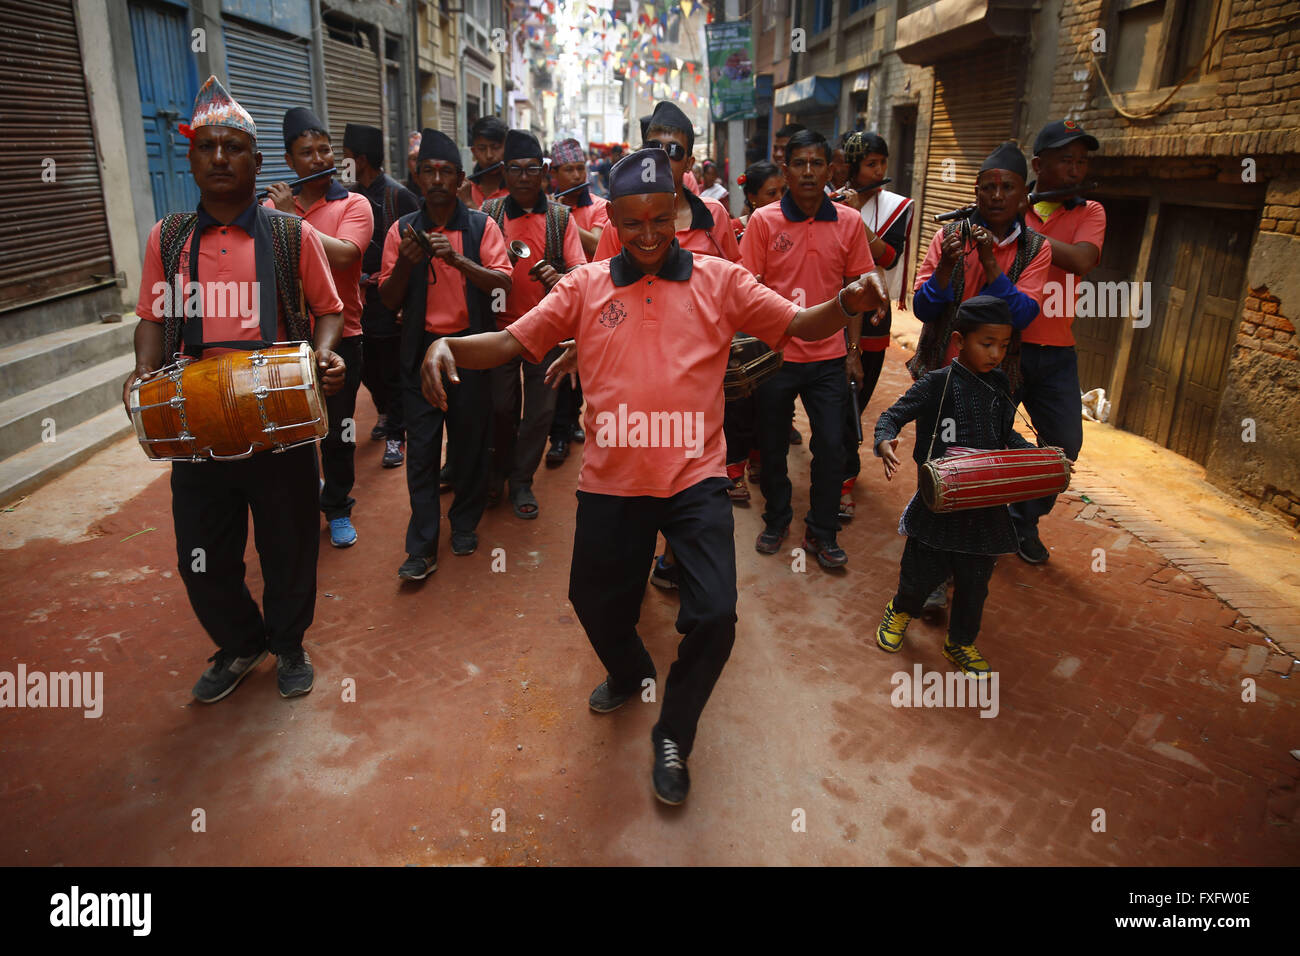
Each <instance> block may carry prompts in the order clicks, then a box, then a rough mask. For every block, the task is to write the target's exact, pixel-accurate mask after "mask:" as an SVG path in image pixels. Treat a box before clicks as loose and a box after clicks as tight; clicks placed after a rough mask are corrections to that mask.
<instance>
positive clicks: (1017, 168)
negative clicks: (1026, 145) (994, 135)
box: [980, 140, 1029, 179]
mask: <svg viewBox="0 0 1300 956" xmlns="http://www.w3.org/2000/svg"><path fill="white" fill-rule="evenodd" d="M990 169H1005V170H1007V172H1011V173H1016V174H1017V175H1019V176H1020V178H1021V179H1028V178H1029V164H1028V163H1026V162H1025V154H1024V153H1022V152H1021V151H1020V147H1019V146H1017V145H1016V144H1015V143H1013V142H1011V140H1007V141H1006V142H1005V143H1003V144H1002V145H1001V146H999V147H998V148H997V149H995V150H993V152H991V153H989V158H988V159H986V160H984V165H983V166H981V167H980V172H981V173H982V172H985V171H987V170H990Z"/></svg>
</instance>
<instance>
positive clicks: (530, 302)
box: [457, 129, 587, 520]
mask: <svg viewBox="0 0 1300 956" xmlns="http://www.w3.org/2000/svg"><path fill="white" fill-rule="evenodd" d="M502 155H503V158H504V162H505V177H506V189H507V190H509V195H508V196H506V197H505V198H504V199H493V200H489V201H487V202H485V203H484V204H483V211H484V212H485V213H487V214H488V215H489V216H491V217H492V218H494V219H495V220H496V221H497V222H498V223H500V224H501V227H502V231H503V232H504V233H505V238H506V243H507V245H508V244H510V243H512V242H514V241H516V240H519V241H522V242H523V243H525V244H526V245H527V246H528V248H529V251H530V253H531V255H529V257H528V258H526V259H524V258H520V259H518V260H517V261H516V262H515V263H514V268H513V274H512V281H511V286H510V292H509V294H508V295H507V296H506V297H505V302H504V307H503V308H501V309H499V310H496V317H497V324H498V327H499V328H502V329H504V328H505V327H506V326H507V325H509V324H510V323H511V322H514V321H515V320H516V319H518V318H519V317H520V316H522V315H523V314H524V313H525V312H527V311H528V310H529V309H531V308H533V306H535V305H537V303H538V302H540V301H542V296H544V295H546V293H547V292H549V291H550V290H551V288H552V287H553V286H554V285H555V283H557V282H559V281H560V276H562V275H563V274H564V273H565V272H567V271H568V270H569V269H572V268H573V267H575V266H579V265H582V264H584V263H585V262H586V261H587V256H586V253H584V252H583V251H582V240H581V238H580V237H579V235H578V224H577V222H576V221H575V220H574V219H573V217H572V216H570V215H569V212H568V209H567V207H565V206H563V205H561V204H559V203H551V202H550V201H549V200H548V199H547V197H546V193H545V191H544V190H543V188H542V186H543V184H544V179H543V171H544V169H545V167H544V166H543V164H542V144H541V143H539V142H538V141H537V137H536V136H534V135H533V134H532V133H529V132H527V131H525V130H519V129H512V130H510V131H509V132H508V133H507V134H506V140H505V149H504V150H503V154H502ZM550 206H554V207H555V209H550V208H549V207H550ZM548 218H549V219H550V220H552V226H553V227H554V223H555V222H556V221H557V220H558V223H559V225H560V228H561V229H562V230H563V232H562V234H561V235H562V238H561V241H560V245H559V250H558V252H559V259H558V261H549V260H548V258H547V256H548V254H549V255H555V250H549V253H548V249H547V243H546V233H547V225H548ZM559 354H560V353H559V350H556V353H555V355H553V356H549V357H546V358H545V360H544V361H543V362H537V363H534V362H529V361H525V360H524V359H522V358H518V357H516V358H515V359H514V361H512V362H508V363H506V364H505V365H502V366H500V367H499V368H495V369H493V370H492V373H491V377H492V404H493V408H494V412H493V414H494V419H495V424H494V426H493V449H494V451H493V456H492V476H491V480H490V483H489V486H488V487H489V490H488V495H489V504H495V503H496V501H497V500H499V498H500V496H501V490H502V485H503V484H504V483H505V482H506V481H507V479H508V480H509V491H510V504H511V507H513V508H514V512H515V516H516V517H518V518H524V519H528V520H531V519H534V518H536V517H537V513H538V506H537V498H536V497H535V496H534V495H533V477H534V475H536V473H537V466H538V465H540V464H541V461H542V454H543V452H545V451H546V440H547V438H548V436H549V435H550V432H551V420H552V418H553V417H554V415H555V399H556V395H555V390H554V389H552V388H550V387H549V386H548V385H547V384H546V383H545V382H544V381H542V377H543V375H544V374H545V372H546V366H547V365H549V364H550V362H551V361H553V360H554V359H555V358H556V357H557V356H558V355H559ZM521 376H522V380H523V385H522V389H521V386H520V379H521ZM457 454H458V455H459V451H458V452H457Z"/></svg>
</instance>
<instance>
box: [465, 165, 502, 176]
mask: <svg viewBox="0 0 1300 956" xmlns="http://www.w3.org/2000/svg"><path fill="white" fill-rule="evenodd" d="M504 165H505V160H502V161H501V162H499V163H493V164H492V165H491V166H489V167H488V168H487V169H480V170H479V171H478V172H476V173H470V174H469V175H468V176H466V177H465V178H466V179H469V180H477V179H478V178H479V177H480V176H486V175H487V174H488V173H490V172H492V170H494V169H497V168H498V167H501V166H504Z"/></svg>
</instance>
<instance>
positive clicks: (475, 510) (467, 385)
mask: <svg viewBox="0 0 1300 956" xmlns="http://www.w3.org/2000/svg"><path fill="white" fill-rule="evenodd" d="M417 160H418V161H417V165H416V180H417V182H418V183H419V185H420V188H421V192H422V193H423V195H424V201H423V202H422V203H421V204H420V208H419V209H418V210H417V211H415V212H413V213H410V214H408V215H405V216H403V217H402V218H400V219H398V220H397V222H395V223H393V225H392V227H391V228H390V229H389V230H388V234H387V235H386V236H385V237H384V255H383V264H382V265H381V267H380V271H379V294H380V297H381V298H382V300H383V303H384V305H385V306H387V307H388V308H389V309H392V310H394V311H396V310H398V309H401V310H402V344H401V350H400V353H399V361H400V364H401V374H402V396H401V400H402V411H403V413H404V416H405V420H406V436H407V445H406V487H407V490H408V492H409V493H410V498H411V519H410V521H409V523H408V524H407V526H406V552H407V557H406V561H405V563H403V564H402V566H401V567H400V568H399V569H398V572H397V574H398V577H400V578H401V579H402V580H404V581H422V580H424V579H425V578H426V577H428V576H429V575H430V574H431V573H433V572H434V571H436V570H438V526H439V522H440V520H441V514H440V510H439V505H438V461H439V459H440V458H441V456H442V430H443V426H444V424H445V425H446V428H447V442H448V446H449V447H450V445H451V444H453V443H454V444H455V446H456V469H455V475H454V480H453V487H454V488H455V498H454V499H453V501H452V505H451V510H450V511H449V512H448V513H447V520H448V521H449V522H450V523H451V550H452V553H453V554H457V555H465V554H471V553H473V551H474V549H475V548H476V547H477V546H478V533H477V528H478V522H479V519H480V518H482V517H483V508H484V506H485V505H486V503H487V475H488V450H489V449H488V444H489V437H490V433H491V426H492V417H491V405H490V404H489V403H490V400H491V397H490V391H489V383H488V376H487V373H486V372H474V373H470V374H468V375H466V376H465V378H464V379H462V381H461V385H460V388H459V389H458V390H457V392H456V394H455V395H454V396H453V397H452V400H451V401H450V402H449V403H448V404H447V406H446V407H445V408H438V407H435V406H433V405H431V404H430V403H429V402H428V401H426V400H425V398H424V395H423V394H422V393H421V391H420V371H419V369H420V360H421V359H422V358H423V356H424V353H425V352H426V351H427V350H428V348H429V346H430V345H432V344H433V343H434V342H436V341H437V340H438V339H440V338H443V337H446V336H458V335H467V334H470V333H473V332H486V331H492V330H493V329H495V328H496V324H495V323H494V322H493V321H492V312H491V308H490V301H491V296H492V295H493V294H494V293H496V290H498V289H504V290H507V291H508V290H509V289H510V259H509V257H508V256H507V255H506V243H505V239H504V238H503V237H502V235H501V230H500V229H498V228H497V224H496V223H495V222H493V221H492V219H491V218H490V217H488V216H485V215H484V214H483V213H481V212H478V211H477V210H471V209H469V208H468V207H467V206H466V205H465V204H464V203H463V202H461V201H460V200H459V199H457V197H456V194H457V192H458V191H459V190H460V188H461V186H462V185H463V184H464V182H465V171H464V169H463V168H462V166H461V159H460V151H459V150H458V149H456V144H455V143H453V142H452V141H451V140H450V139H449V138H448V137H447V136H446V135H445V134H443V133H440V132H437V131H436V130H430V129H426V130H424V132H423V134H422V135H421V137H420V152H419V154H418V157H417ZM417 230H418V231H419V233H420V235H421V236H423V239H424V242H423V243H422V242H421V241H420V236H417V234H416V233H417ZM426 243H427V247H426V245H425V244H426ZM429 250H432V255H430V252H429ZM496 294H497V295H498V296H499V294H500V293H496Z"/></svg>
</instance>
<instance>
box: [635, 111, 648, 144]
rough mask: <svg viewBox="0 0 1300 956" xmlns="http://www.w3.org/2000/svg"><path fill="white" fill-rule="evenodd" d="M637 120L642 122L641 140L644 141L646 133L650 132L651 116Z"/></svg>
mask: <svg viewBox="0 0 1300 956" xmlns="http://www.w3.org/2000/svg"><path fill="white" fill-rule="evenodd" d="M637 122H638V123H640V124H641V142H643V143H644V142H645V137H646V133H648V132H650V117H649V116H643V117H641V118H640V119H639V120H637Z"/></svg>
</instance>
